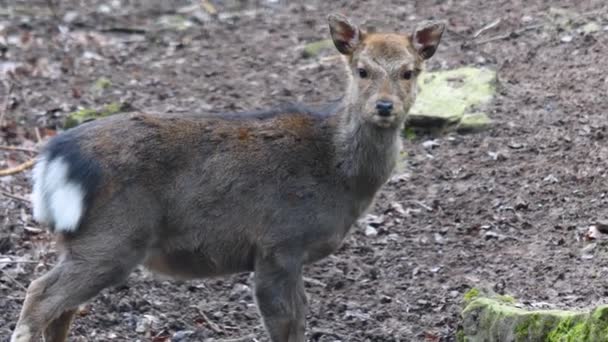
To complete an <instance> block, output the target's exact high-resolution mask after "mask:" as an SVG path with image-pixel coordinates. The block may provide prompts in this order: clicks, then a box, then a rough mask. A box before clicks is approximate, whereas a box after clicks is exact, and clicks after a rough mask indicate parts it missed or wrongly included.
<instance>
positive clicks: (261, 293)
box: [255, 258, 307, 342]
mask: <svg viewBox="0 0 608 342" xmlns="http://www.w3.org/2000/svg"><path fill="white" fill-rule="evenodd" d="M255 294H256V299H257V304H258V308H259V310H260V313H261V315H262V318H263V320H264V325H265V326H266V330H267V331H268V334H269V335H270V339H271V341H272V342H304V330H305V327H306V321H305V319H306V305H307V303H306V294H305V292H304V284H303V280H302V265H301V262H300V261H296V260H288V259H282V258H267V259H265V260H258V261H256V268H255Z"/></svg>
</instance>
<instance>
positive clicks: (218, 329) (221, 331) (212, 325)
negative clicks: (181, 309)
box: [192, 305, 226, 334]
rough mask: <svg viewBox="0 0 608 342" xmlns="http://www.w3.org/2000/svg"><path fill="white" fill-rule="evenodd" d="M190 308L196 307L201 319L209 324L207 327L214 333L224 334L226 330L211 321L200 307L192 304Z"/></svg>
mask: <svg viewBox="0 0 608 342" xmlns="http://www.w3.org/2000/svg"><path fill="white" fill-rule="evenodd" d="M192 308H194V309H196V310H197V311H198V313H199V315H201V318H202V319H203V321H205V323H207V325H208V326H209V328H210V329H211V330H213V332H214V333H216V334H225V333H226V332H225V331H224V329H222V328H221V327H220V326H219V325H218V324H216V323H214V322H212V321H211V320H210V319H209V317H207V315H205V313H204V312H203V310H201V309H200V308H198V307H196V306H194V305H193V306H192Z"/></svg>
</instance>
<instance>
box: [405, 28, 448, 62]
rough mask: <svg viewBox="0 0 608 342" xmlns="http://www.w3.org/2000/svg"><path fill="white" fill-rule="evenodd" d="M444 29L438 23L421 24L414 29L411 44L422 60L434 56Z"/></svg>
mask: <svg viewBox="0 0 608 342" xmlns="http://www.w3.org/2000/svg"><path fill="white" fill-rule="evenodd" d="M444 29H445V25H444V24H443V23H438V22H427V23H423V24H422V25H420V26H418V28H416V31H414V34H413V35H412V43H413V44H414V49H416V51H418V54H419V55H420V56H421V57H422V58H424V59H429V58H431V57H432V56H433V55H434V54H435V51H437V46H438V45H439V41H441V35H442V34H443V30H444Z"/></svg>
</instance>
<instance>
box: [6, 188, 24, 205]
mask: <svg viewBox="0 0 608 342" xmlns="http://www.w3.org/2000/svg"><path fill="white" fill-rule="evenodd" d="M0 194H2V195H4V196H6V197H8V198H12V199H14V200H17V201H21V202H24V203H30V200H29V199H27V198H25V197H21V196H19V195H15V194H11V193H10V192H6V191H2V190H0Z"/></svg>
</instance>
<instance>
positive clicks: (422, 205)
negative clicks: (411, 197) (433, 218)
mask: <svg viewBox="0 0 608 342" xmlns="http://www.w3.org/2000/svg"><path fill="white" fill-rule="evenodd" d="M413 202H414V203H415V204H418V205H419V206H421V207H422V208H423V209H426V211H433V208H431V207H429V206H428V205H426V204H424V203H422V202H421V201H413Z"/></svg>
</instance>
